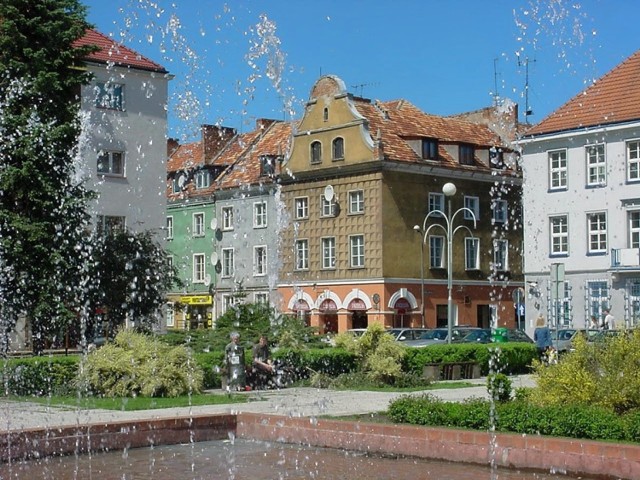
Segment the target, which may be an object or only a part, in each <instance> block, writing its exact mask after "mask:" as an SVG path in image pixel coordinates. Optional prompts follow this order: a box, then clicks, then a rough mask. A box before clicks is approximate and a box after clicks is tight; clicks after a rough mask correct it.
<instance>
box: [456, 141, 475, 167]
mask: <svg viewBox="0 0 640 480" xmlns="http://www.w3.org/2000/svg"><path fill="white" fill-rule="evenodd" d="M458 155H459V161H460V165H475V160H474V157H475V149H474V148H473V145H469V144H468V143H463V144H462V145H460V147H459V150H458Z"/></svg>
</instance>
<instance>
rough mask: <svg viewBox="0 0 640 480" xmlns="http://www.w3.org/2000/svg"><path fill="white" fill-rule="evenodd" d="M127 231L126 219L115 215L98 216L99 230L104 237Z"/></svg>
mask: <svg viewBox="0 0 640 480" xmlns="http://www.w3.org/2000/svg"><path fill="white" fill-rule="evenodd" d="M124 229H125V217H120V216H115V215H98V225H97V230H98V232H99V233H100V234H102V235H110V234H114V233H117V232H122V231H124Z"/></svg>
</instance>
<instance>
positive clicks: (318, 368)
mask: <svg viewBox="0 0 640 480" xmlns="http://www.w3.org/2000/svg"><path fill="white" fill-rule="evenodd" d="M273 357H274V358H276V359H282V360H284V361H285V362H286V363H287V364H288V365H291V366H292V367H293V368H294V369H295V371H296V372H298V376H300V377H302V378H306V377H308V376H309V375H311V374H313V373H322V374H326V375H330V376H332V377H336V376H338V375H340V374H343V373H350V372H353V371H355V370H356V369H357V366H358V362H357V358H356V356H355V354H353V353H351V352H348V351H346V350H343V349H341V348H319V349H309V350H302V351H301V350H288V349H278V350H277V351H275V352H274V353H273Z"/></svg>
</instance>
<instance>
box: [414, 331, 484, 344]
mask: <svg viewBox="0 0 640 480" xmlns="http://www.w3.org/2000/svg"><path fill="white" fill-rule="evenodd" d="M472 330H481V329H480V328H479V327H461V326H454V327H452V328H451V341H452V342H454V341H456V340H457V339H459V338H462V337H464V336H465V335H467V334H468V333H469V332H471V331H472ZM448 337H449V329H448V327H438V328H433V329H431V330H427V331H426V332H424V333H423V334H422V335H421V336H420V337H419V338H417V339H415V340H409V341H406V342H404V343H403V345H405V346H407V347H427V346H429V345H437V344H444V343H447V339H448Z"/></svg>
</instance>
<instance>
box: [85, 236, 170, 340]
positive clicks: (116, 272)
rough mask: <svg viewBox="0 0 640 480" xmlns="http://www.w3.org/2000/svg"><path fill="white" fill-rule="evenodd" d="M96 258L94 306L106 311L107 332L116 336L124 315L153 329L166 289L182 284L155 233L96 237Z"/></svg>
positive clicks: (141, 327)
mask: <svg viewBox="0 0 640 480" xmlns="http://www.w3.org/2000/svg"><path fill="white" fill-rule="evenodd" d="M94 258H95V265H94V268H95V275H93V277H94V278H95V279H96V283H95V284H94V287H93V288H92V292H93V295H92V300H93V304H94V307H95V308H94V309H93V310H94V311H95V310H96V309H97V308H101V309H102V310H104V311H105V312H106V321H107V330H108V332H107V333H108V336H109V337H110V338H112V337H113V336H115V333H116V331H117V330H118V329H119V328H120V327H121V326H123V325H124V323H125V319H129V321H130V322H131V323H132V324H133V326H134V328H135V329H136V330H138V331H143V332H149V331H151V330H153V327H154V326H155V324H156V321H157V319H158V313H159V310H160V308H161V307H162V305H163V304H164V303H165V302H166V294H167V292H168V291H169V290H170V289H171V288H172V287H174V286H178V287H179V286H182V283H181V281H180V279H179V278H178V275H177V270H176V269H175V267H173V266H172V265H170V264H169V261H168V257H167V254H166V252H165V251H164V249H163V248H162V247H161V246H160V245H159V244H158V243H157V242H156V241H155V240H154V238H153V234H152V233H151V232H149V231H146V232H141V233H133V232H129V231H124V230H119V231H114V232H111V233H109V234H107V235H105V236H103V237H101V238H99V239H98V240H97V245H96V247H95V251H94Z"/></svg>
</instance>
